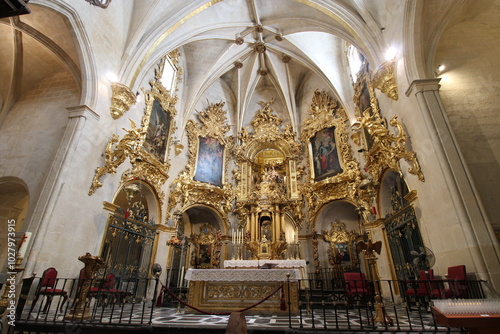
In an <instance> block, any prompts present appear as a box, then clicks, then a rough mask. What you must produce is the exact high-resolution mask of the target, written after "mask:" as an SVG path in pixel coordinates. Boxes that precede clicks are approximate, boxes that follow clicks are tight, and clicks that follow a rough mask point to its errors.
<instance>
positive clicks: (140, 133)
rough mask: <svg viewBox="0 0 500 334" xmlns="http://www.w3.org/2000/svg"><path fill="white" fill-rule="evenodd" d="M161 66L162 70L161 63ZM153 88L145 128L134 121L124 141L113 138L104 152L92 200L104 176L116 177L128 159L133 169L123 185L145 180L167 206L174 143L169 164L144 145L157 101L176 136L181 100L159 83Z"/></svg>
mask: <svg viewBox="0 0 500 334" xmlns="http://www.w3.org/2000/svg"><path fill="white" fill-rule="evenodd" d="M159 66H160V67H161V66H162V63H161V62H160V64H159ZM149 84H150V85H151V90H149V91H145V92H144V95H145V101H146V107H145V112H144V116H143V117H142V120H141V127H140V128H137V127H136V124H135V122H134V121H132V120H130V123H131V128H130V129H128V130H127V129H124V130H125V131H126V134H125V135H124V136H123V138H121V139H120V138H119V137H118V135H116V134H113V135H112V137H111V139H110V141H109V142H108V144H107V145H106V149H105V152H104V166H102V167H97V168H96V170H95V175H94V178H93V180H92V185H91V187H90V190H89V196H90V195H92V194H93V193H94V192H95V190H96V189H97V188H100V187H101V186H102V182H101V181H100V178H101V177H102V176H103V175H104V174H107V173H109V174H115V173H116V170H117V168H118V166H120V165H121V164H122V163H123V162H125V160H126V159H127V158H128V159H129V161H130V164H131V165H132V168H130V169H127V170H126V171H125V172H124V173H123V174H122V177H121V182H122V184H125V183H127V182H130V181H133V180H137V179H140V180H144V181H146V182H147V183H148V184H150V185H151V186H152V187H153V189H154V190H155V192H156V194H157V195H158V197H159V199H160V202H161V203H163V200H164V197H165V193H164V192H163V191H162V190H161V187H162V186H163V184H164V183H165V182H166V180H167V179H168V170H169V169H170V163H169V160H168V159H167V157H168V151H169V146H170V139H168V141H166V144H165V146H166V152H165V153H164V154H165V161H160V160H159V159H158V156H156V155H154V154H152V153H151V152H148V151H146V149H145V148H144V142H145V140H146V136H147V135H148V133H147V132H148V126H149V122H150V117H151V112H152V108H153V104H154V103H155V101H156V102H157V103H158V104H159V105H160V106H161V108H162V109H163V111H164V112H165V113H168V115H169V118H170V122H169V126H168V129H166V131H167V133H168V134H171V133H173V131H174V130H175V122H174V116H175V114H176V110H175V103H176V102H177V97H175V96H171V94H170V91H169V90H168V89H166V88H165V87H164V86H163V85H162V84H161V82H160V81H159V80H157V79H155V80H151V81H150V83H149Z"/></svg>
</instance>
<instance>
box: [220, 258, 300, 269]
mask: <svg viewBox="0 0 500 334" xmlns="http://www.w3.org/2000/svg"><path fill="white" fill-rule="evenodd" d="M267 263H270V264H275V265H276V267H275V268H277V269H281V268H305V266H306V260H225V261H224V268H254V269H258V268H260V267H261V266H262V265H264V264H267Z"/></svg>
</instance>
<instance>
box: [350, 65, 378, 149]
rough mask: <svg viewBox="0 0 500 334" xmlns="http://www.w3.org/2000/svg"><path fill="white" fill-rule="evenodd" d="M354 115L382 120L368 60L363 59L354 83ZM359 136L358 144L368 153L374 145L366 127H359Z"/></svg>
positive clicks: (360, 117)
mask: <svg viewBox="0 0 500 334" xmlns="http://www.w3.org/2000/svg"><path fill="white" fill-rule="evenodd" d="M353 101H354V105H355V110H354V112H355V115H356V118H358V119H374V120H376V121H377V122H384V120H383V118H382V116H381V115H380V108H379V105H378V101H377V97H376V96H375V88H374V85H373V82H372V76H371V72H370V71H369V68H368V62H367V61H366V60H365V61H364V62H363V65H362V67H361V70H360V71H359V73H358V80H357V81H356V83H355V84H354V97H353ZM361 138H362V140H363V143H359V144H361V145H360V146H361V147H362V148H363V149H364V151H365V152H366V153H368V152H369V151H370V150H371V149H372V148H373V145H374V140H373V138H372V136H371V135H370V133H369V132H368V130H367V129H366V128H364V127H363V128H362V129H361Z"/></svg>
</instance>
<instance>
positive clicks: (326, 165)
mask: <svg viewBox="0 0 500 334" xmlns="http://www.w3.org/2000/svg"><path fill="white" fill-rule="evenodd" d="M310 144H311V156H312V158H313V161H314V163H313V170H314V180H315V181H321V180H323V179H326V178H328V177H332V176H335V175H337V174H340V173H342V167H341V166H340V159H339V152H338V147H337V140H336V138H335V126H331V127H328V128H325V129H322V130H320V131H318V132H317V133H316V134H315V135H314V136H313V137H311V139H310Z"/></svg>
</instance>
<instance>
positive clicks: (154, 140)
mask: <svg viewBox="0 0 500 334" xmlns="http://www.w3.org/2000/svg"><path fill="white" fill-rule="evenodd" d="M169 131H170V114H169V113H167V112H166V111H165V110H164V109H163V108H162V106H161V105H160V102H159V101H158V100H156V99H155V100H154V102H153V106H152V108H151V115H150V117H149V125H148V130H147V133H146V139H145V140H144V148H145V149H146V151H148V152H149V153H151V154H152V155H154V156H155V157H156V158H158V160H160V162H165V158H166V152H167V144H168V138H169Z"/></svg>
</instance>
